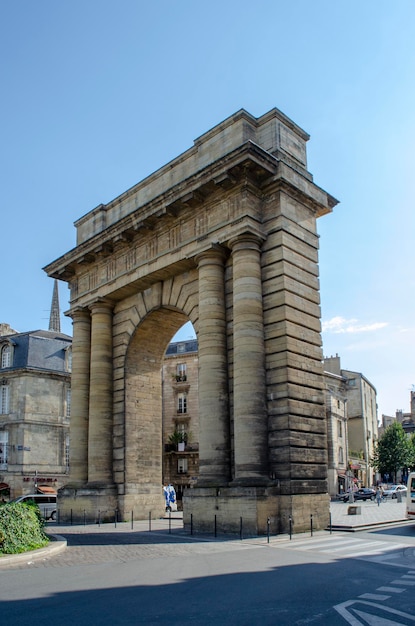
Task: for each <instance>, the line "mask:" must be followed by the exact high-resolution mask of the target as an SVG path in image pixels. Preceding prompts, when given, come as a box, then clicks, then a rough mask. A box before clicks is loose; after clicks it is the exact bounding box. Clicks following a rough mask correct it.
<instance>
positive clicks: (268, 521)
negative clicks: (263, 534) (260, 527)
mask: <svg viewBox="0 0 415 626" xmlns="http://www.w3.org/2000/svg"><path fill="white" fill-rule="evenodd" d="M270 524H271V521H270V519H269V517H268V518H267V543H269V527H270Z"/></svg>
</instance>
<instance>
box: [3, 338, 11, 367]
mask: <svg viewBox="0 0 415 626" xmlns="http://www.w3.org/2000/svg"><path fill="white" fill-rule="evenodd" d="M11 362H12V348H11V346H10V345H9V344H6V345H5V346H3V347H2V349H1V368H2V369H4V368H5V367H10V365H11Z"/></svg>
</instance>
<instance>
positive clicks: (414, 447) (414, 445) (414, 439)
mask: <svg viewBox="0 0 415 626" xmlns="http://www.w3.org/2000/svg"><path fill="white" fill-rule="evenodd" d="M409 443H410V448H411V459H410V461H409V467H410V469H411V472H413V471H414V470H415V433H412V435H411V438H410V440H409Z"/></svg>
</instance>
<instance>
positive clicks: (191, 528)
mask: <svg viewBox="0 0 415 626" xmlns="http://www.w3.org/2000/svg"><path fill="white" fill-rule="evenodd" d="M190 534H191V535H193V513H190Z"/></svg>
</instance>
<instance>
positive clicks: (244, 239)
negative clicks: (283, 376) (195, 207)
mask: <svg viewBox="0 0 415 626" xmlns="http://www.w3.org/2000/svg"><path fill="white" fill-rule="evenodd" d="M229 245H230V247H231V249H232V260H233V350H234V374H233V402H234V448H235V477H234V479H235V482H242V483H246V482H249V483H258V482H259V483H261V482H264V480H267V478H268V427H267V412H266V398H265V394H266V388H265V347H264V322H263V311H262V280H261V263H260V246H261V240H260V239H259V238H258V237H257V236H255V235H254V234H250V233H247V234H244V235H241V236H239V237H237V238H235V239H234V240H232V241H230V243H229Z"/></svg>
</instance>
